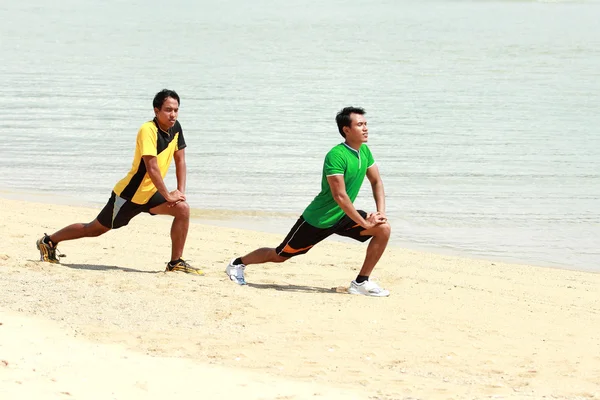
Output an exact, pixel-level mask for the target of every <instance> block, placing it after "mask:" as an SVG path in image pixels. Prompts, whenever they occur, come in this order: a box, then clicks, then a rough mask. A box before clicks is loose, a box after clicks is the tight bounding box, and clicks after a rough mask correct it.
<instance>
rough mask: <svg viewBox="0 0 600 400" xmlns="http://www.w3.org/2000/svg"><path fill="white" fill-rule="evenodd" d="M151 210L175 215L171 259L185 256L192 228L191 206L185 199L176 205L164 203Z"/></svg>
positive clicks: (160, 213)
mask: <svg viewBox="0 0 600 400" xmlns="http://www.w3.org/2000/svg"><path fill="white" fill-rule="evenodd" d="M150 212H151V213H153V214H159V215H171V216H173V217H174V219H173V224H171V261H175V260H179V259H180V258H181V256H183V248H184V247H185V241H186V239H187V234H188V230H189V228H190V206H189V205H188V203H187V202H185V201H181V202H179V203H177V204H175V205H172V204H170V203H163V204H161V205H159V206H156V207H153V208H151V209H150Z"/></svg>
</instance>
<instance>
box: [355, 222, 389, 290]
mask: <svg viewBox="0 0 600 400" xmlns="http://www.w3.org/2000/svg"><path fill="white" fill-rule="evenodd" d="M391 231H392V229H391V227H390V225H389V224H388V223H387V222H386V223H384V224H380V225H377V226H374V227H373V228H371V229H368V230H365V231H363V232H361V235H363V236H365V235H366V236H372V238H371V242H370V243H369V246H368V247H367V254H366V256H365V261H364V262H363V265H362V268H361V269H360V272H359V273H358V276H357V277H356V279H355V280H354V281H352V282H351V283H350V289H349V290H348V292H349V293H351V294H362V295H366V296H377V297H386V296H389V295H390V292H389V291H388V290H385V289H383V288H381V287H380V286H379V285H377V284H376V283H375V282H371V281H369V276H370V275H371V272H373V268H375V265H376V264H377V262H378V261H379V259H380V258H381V256H382V255H383V252H384V251H385V248H386V247H387V244H388V241H389V239H390V234H391Z"/></svg>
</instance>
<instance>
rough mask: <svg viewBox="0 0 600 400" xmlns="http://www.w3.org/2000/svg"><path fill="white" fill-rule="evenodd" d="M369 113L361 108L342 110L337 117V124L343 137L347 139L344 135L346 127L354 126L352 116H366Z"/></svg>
mask: <svg viewBox="0 0 600 400" xmlns="http://www.w3.org/2000/svg"><path fill="white" fill-rule="evenodd" d="M366 113H367V112H366V111H365V110H363V109H362V108H360V107H345V108H342V109H341V110H340V111H339V112H338V113H337V115H336V116H335V122H337V126H338V131H340V135H342V137H344V138H345V137H346V134H345V133H344V127H345V126H350V125H352V119H351V118H350V114H359V115H365V114H366Z"/></svg>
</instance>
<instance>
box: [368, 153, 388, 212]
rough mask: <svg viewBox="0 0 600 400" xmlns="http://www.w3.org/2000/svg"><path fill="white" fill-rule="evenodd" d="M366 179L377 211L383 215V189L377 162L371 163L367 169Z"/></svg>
mask: <svg viewBox="0 0 600 400" xmlns="http://www.w3.org/2000/svg"><path fill="white" fill-rule="evenodd" d="M367 179H369V182H371V189H372V190H373V198H374V199H375V206H376V207H377V212H379V213H381V214H382V215H383V216H384V217H385V191H384V190H383V181H382V180H381V175H380V174H379V168H378V167H377V164H373V165H371V166H370V167H369V168H368V169H367Z"/></svg>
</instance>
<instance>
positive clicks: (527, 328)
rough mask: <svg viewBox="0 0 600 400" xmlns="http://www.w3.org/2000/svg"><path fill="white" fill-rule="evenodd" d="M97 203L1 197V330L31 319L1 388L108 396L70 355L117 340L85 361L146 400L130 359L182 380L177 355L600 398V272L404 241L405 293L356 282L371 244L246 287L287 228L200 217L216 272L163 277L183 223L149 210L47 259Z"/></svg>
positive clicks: (392, 383)
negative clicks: (257, 253) (174, 370)
mask: <svg viewBox="0 0 600 400" xmlns="http://www.w3.org/2000/svg"><path fill="white" fill-rule="evenodd" d="M95 213H96V210H94V209H89V208H82V207H72V206H64V205H52V204H43V203H32V202H25V201H22V200H7V199H1V198H0V229H2V232H4V235H3V240H2V242H1V243H0V244H1V247H0V269H1V270H2V274H3V279H2V280H0V317H1V320H0V322H3V323H4V325H0V335H1V334H3V332H7V330H6V328H10V329H11V330H13V332H15V331H14V329H17V328H18V327H17V325H18V324H21V323H20V322H19V320H20V319H21V318H24V319H25V322H23V323H22V324H21V325H22V326H23V329H22V330H20V331H18V332H17V333H14V334H10V333H9V338H10V340H4V339H3V340H2V341H0V360H4V361H7V362H8V367H5V368H8V369H7V371H9V374H4V375H1V376H0V387H2V388H8V389H6V390H8V396H4V393H3V398H5V397H6V398H15V399H16V398H23V396H22V394H23V393H25V392H27V393H29V391H33V390H40V391H43V394H44V395H45V396H46V397H48V396H49V395H50V394H52V393H54V394H56V391H57V390H58V389H57V388H59V387H60V388H61V391H62V386H61V385H54V384H53V383H49V382H48V380H47V379H46V378H48V379H50V378H56V379H58V380H60V381H61V382H63V380H62V379H66V378H64V377H69V376H70V377H72V378H70V380H67V381H65V382H67V383H68V385H67V386H68V387H66V389H65V391H67V392H70V391H73V393H76V394H78V395H80V396H79V397H80V398H90V395H92V397H93V393H92V391H93V388H92V387H89V388H88V387H86V386H85V384H83V383H82V382H85V379H84V377H82V376H81V375H79V373H78V371H80V370H81V368H80V365H81V364H80V363H79V364H78V363H77V362H71V361H69V360H70V359H69V357H71V356H75V355H76V354H75V352H74V353H73V354H70V353H68V354H67V353H65V352H68V350H64V351H60V349H65V348H66V349H70V348H73V346H79V345H78V344H76V343H75V342H76V339H77V338H75V337H78V338H79V337H80V338H82V339H85V340H86V343H87V345H89V346H92V347H93V346H99V345H101V347H104V346H106V345H109V346H110V347H111V348H113V349H114V354H115V357H113V358H112V359H110V360H106V359H104V358H102V359H100V360H98V363H89V359H90V358H97V356H94V354H99V353H102V354H104V353H103V352H104V350H94V349H89V351H88V350H85V351H83V353H82V357H83V361H82V362H85V363H87V364H86V365H89V367H88V368H87V369H86V371H88V372H89V376H93V377H97V378H98V379H99V380H98V381H94V384H96V385H100V383H103V384H104V387H106V388H108V389H114V391H115V393H119V394H121V395H122V396H121V397H119V396H116V397H117V398H130V397H128V396H127V393H129V392H127V391H126V390H129V389H131V388H132V387H133V388H134V389H135V390H137V388H138V386H136V385H137V384H138V382H141V386H142V389H141V390H142V391H144V393H146V392H147V394H148V396H151V395H157V396H158V395H159V393H161V392H160V388H159V387H156V386H152V385H145V384H144V380H142V379H141V378H140V379H138V378H137V376H138V375H135V374H132V375H128V374H126V373H123V374H121V375H122V376H121V375H120V376H121V377H122V379H124V382H113V381H112V380H111V379H110V376H112V375H110V373H111V372H110V371H112V370H113V368H112V367H111V365H113V364H111V363H113V361H114V360H115V359H119V360H125V361H122V363H120V364H119V365H120V366H119V367H118V368H116V369H115V370H116V371H127V370H130V369H131V368H137V367H132V365H130V364H127V361H126V360H137V361H136V362H135V363H134V364H133V365H134V366H139V365H144V366H147V367H148V368H154V369H152V372H151V373H150V376H163V377H164V376H165V375H166V376H168V375H169V373H168V371H164V370H162V369H161V361H160V360H165V359H172V360H174V361H173V363H175V364H173V365H187V366H189V368H190V371H196V373H197V374H195V375H194V376H199V378H198V379H201V378H200V377H201V376H213V373H214V374H217V375H222V374H225V375H226V376H228V377H229V378H230V379H231V380H233V381H236V380H238V378H239V381H240V382H249V381H250V382H255V383H256V382H276V383H273V384H272V385H271V386H273V387H274V388H275V389H277V390H283V392H284V393H290V392H294V391H295V390H296V389H293V386H294V384H293V383H290V382H292V381H293V382H296V383H297V382H300V383H303V384H308V383H312V384H316V385H319V388H320V389H314V388H312V387H310V386H309V387H308V389H306V390H307V392H303V393H310V394H306V396H303V395H302V394H299V395H298V397H297V398H313V397H314V398H319V396H316V395H315V393H317V392H318V393H330V392H327V390H334V389H335V388H339V389H340V390H344V391H345V393H349V394H348V395H347V396H345V397H344V398H357V399H358V398H365V397H366V398H371V399H384V400H392V399H399V398H406V397H407V396H408V397H413V398H427V399H447V398H452V397H453V398H489V397H502V398H514V399H522V398H541V397H544V396H552V397H553V398H557V399H573V398H592V397H594V396H599V395H600V383H599V382H598V380H597V377H598V376H600V367H599V366H600V357H599V356H598V355H597V354H598V351H597V350H598V349H599V347H598V346H600V336H598V334H597V333H594V332H599V331H600V320H599V319H598V318H597V315H598V314H600V308H599V307H598V302H597V293H598V289H599V288H600V275H599V274H596V273H589V272H581V271H572V270H562V269H552V268H545V267H536V266H530V265H517V264H506V263H497V262H490V261H480V260H473V259H466V258H459V257H452V256H441V255H436V254H432V253H423V252H417V251H411V250H407V249H402V248H396V247H391V248H389V249H388V251H386V253H385V254H384V255H383V257H382V259H381V261H380V263H379V264H378V265H377V267H376V269H375V271H374V273H373V275H372V277H373V279H374V280H377V281H378V282H379V283H380V284H381V285H382V286H383V287H385V288H386V289H389V290H390V292H391V296H390V297H388V298H384V299H378V298H368V297H363V296H354V295H349V294H346V293H345V290H344V288H346V287H347V286H348V284H349V281H350V280H351V279H353V278H354V276H355V275H356V273H357V270H358V269H359V267H360V264H361V262H362V258H363V257H364V251H365V246H364V245H362V244H355V243H341V242H336V241H325V242H324V243H322V244H320V245H319V246H317V247H315V248H314V249H313V250H311V252H309V253H308V254H307V255H304V256H302V257H298V258H296V259H292V260H290V261H288V262H286V263H284V264H283V265H279V264H264V265H261V266H250V267H249V268H248V269H247V270H246V272H247V281H248V285H247V286H245V287H242V286H238V285H235V284H233V283H232V282H230V281H229V280H228V279H227V277H226V275H225V274H224V273H223V269H224V267H225V264H226V263H227V261H229V259H230V257H232V256H233V255H235V254H240V253H243V252H245V251H247V250H250V249H253V248H255V247H258V246H259V245H260V244H261V243H269V242H270V241H272V240H276V238H279V236H280V235H277V234H268V233H262V232H256V231H247V230H241V229H234V228H222V227H216V226H210V225H201V224H198V227H200V229H192V230H190V233H189V236H188V242H187V245H186V256H187V258H188V259H189V261H190V262H191V263H192V265H195V266H198V267H201V268H203V269H204V271H205V275H204V276H189V275H185V274H181V273H165V272H163V271H164V267H165V263H166V261H167V258H168V254H169V253H170V240H169V229H170V219H169V218H153V217H150V216H139V217H137V218H135V219H134V220H133V221H132V223H130V225H129V226H128V227H126V228H124V229H118V230H115V231H112V232H110V233H108V234H106V235H103V236H101V237H98V238H86V239H82V240H79V241H68V242H64V243H61V245H60V249H61V251H63V252H64V253H66V254H67V255H68V257H67V258H65V259H64V260H63V261H62V264H48V263H42V262H39V261H37V259H38V253H37V251H36V249H35V246H34V242H35V240H36V239H37V238H38V237H39V235H41V234H42V233H43V231H44V229H48V230H50V229H52V228H53V227H55V226H62V225H64V223H66V222H68V221H73V220H78V219H85V218H88V217H89V216H93V215H95ZM40 319H43V320H45V321H46V322H49V323H51V325H53V326H56V327H58V328H59V329H60V330H61V332H63V333H62V334H61V335H62V337H63V338H64V341H63V340H61V341H60V343H61V346H62V345H63V344H64V346H66V347H64V346H63V347H60V346H58V345H57V340H58V339H56V338H55V337H53V336H48V335H46V334H45V333H44V332H46V328H44V326H45V325H47V323H46V322H44V321H42V322H40V323H41V324H42V325H41V327H40V325H35V324H37V322H35V321H40ZM28 321H31V324H30V322H28ZM32 324H33V325H32ZM51 329H52V328H51ZM71 338H73V339H71ZM19 340H21V341H23V340H24V341H27V342H33V343H36V346H38V347H36V350H32V351H35V354H37V355H35V354H30V353H23V352H20V350H19V349H20V347H22V346H21V345H18V343H22V342H19ZM13 344H14V345H13ZM87 345H86V346H87ZM25 348H26V347H25ZM54 350H58V351H54ZM67 355H68V357H67ZM141 356H144V357H143V359H140V358H138V357H141ZM146 357H150V358H146ZM111 360H112V361H111ZM176 360H179V361H176ZM115 362H116V361H115ZM123 363H124V364H123ZM47 365H50V366H52V365H60V366H61V368H62V369H61V371H63V373H62V374H59V376H58V377H55V376H52V375H51V374H50V372H47V373H46V372H41V375H42V376H43V378H44V379H46V380H40V379H38V378H36V377H35V376H34V375H35V374H32V371H33V370H36V371H48V369H47V367H46V366H47ZM15 366H16V367H15ZM213 366H215V367H214V368H213ZM0 368H3V367H2V365H0ZM186 368H188V367H186ZM205 369H207V370H206V371H207V372H205V373H204V372H202V371H204V370H205ZM157 371H160V375H159V372H157ZM215 371H222V373H219V372H215ZM234 371H237V372H235V373H234ZM155 374H156V375H155ZM203 374H204V375H203ZM236 374H239V376H238V375H236ZM1 379H4V380H5V381H4V382H3V381H2V380H1ZM16 381H19V382H21V384H15V382H16ZM208 381H209V382H208V383H206V385H207V389H206V390H207V391H211V390H219V389H223V386H222V385H223V384H222V383H221V382H222V381H218V380H217V379H211V378H209V379H208ZM107 382H108V384H107ZM186 382H187V383H182V385H183V386H182V387H181V388H178V389H181V391H182V393H187V394H188V395H189V393H196V391H197V390H198V387H197V386H198V385H197V383H196V382H194V381H193V380H192V379H190V380H187V381H186ZM5 383H6V384H5ZM121 383H122V385H124V386H122V385H121ZM202 384H204V383H202ZM186 385H187V386H186ZM303 387H305V386H303ZM238 388H239V387H238ZM244 388H246V389H247V390H248V391H249V392H250V393H249V395H251V396H255V397H250V398H276V397H275V396H271V395H270V394H269V393H271V392H268V391H265V390H266V389H264V387H263V388H261V387H260V386H251V385H247V386H245V387H244ZM263 391H264V393H263ZM0 392H1V390H0ZM136 393H137V392H136ZM263 394H264V395H263ZM11 396H12V397H11ZM182 398H186V397H185V395H183V396H182ZM324 398H334V397H330V396H328V395H324Z"/></svg>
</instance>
